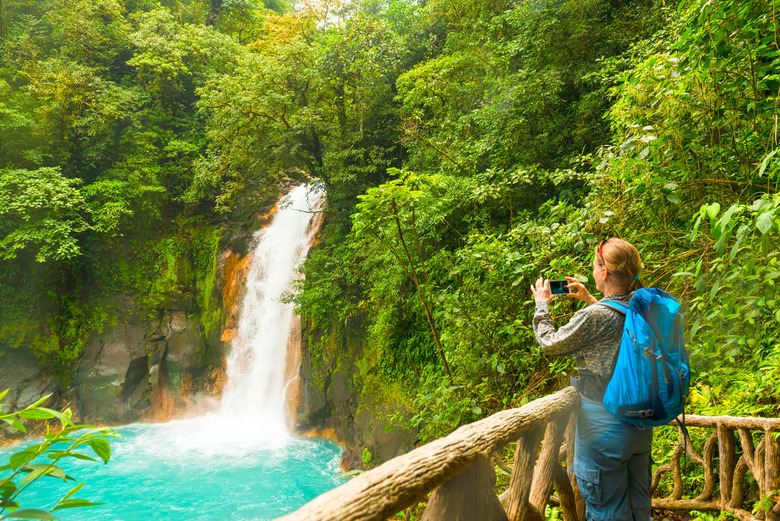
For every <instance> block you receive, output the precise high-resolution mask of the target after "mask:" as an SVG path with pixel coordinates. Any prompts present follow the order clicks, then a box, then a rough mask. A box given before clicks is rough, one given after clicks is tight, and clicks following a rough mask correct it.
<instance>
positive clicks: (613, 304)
mask: <svg viewBox="0 0 780 521" xmlns="http://www.w3.org/2000/svg"><path fill="white" fill-rule="evenodd" d="M594 306H604V307H607V308H610V309H614V310H615V311H617V312H618V313H622V314H623V315H625V314H626V312H627V311H628V306H626V305H625V304H622V303H620V302H617V301H614V300H608V301H606V302H601V301H599V302H596V303H595V304H594Z"/></svg>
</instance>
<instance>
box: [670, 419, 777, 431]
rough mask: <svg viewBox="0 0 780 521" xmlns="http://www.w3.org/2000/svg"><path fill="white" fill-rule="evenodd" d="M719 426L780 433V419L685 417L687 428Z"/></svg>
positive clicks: (712, 427) (674, 422) (675, 421)
mask: <svg viewBox="0 0 780 521" xmlns="http://www.w3.org/2000/svg"><path fill="white" fill-rule="evenodd" d="M677 420H680V421H682V420H683V417H682V416H679V417H678V418H677ZM677 420H674V421H673V422H672V423H670V425H672V424H676V423H677ZM718 425H722V426H723V427H727V428H729V429H731V430H737V429H749V430H754V431H765V430H769V431H772V432H780V419H777V418H754V417H750V416H746V417H744V418H741V417H739V416H694V415H685V426H686V427H708V428H710V429H714V428H716V427H717V426H718Z"/></svg>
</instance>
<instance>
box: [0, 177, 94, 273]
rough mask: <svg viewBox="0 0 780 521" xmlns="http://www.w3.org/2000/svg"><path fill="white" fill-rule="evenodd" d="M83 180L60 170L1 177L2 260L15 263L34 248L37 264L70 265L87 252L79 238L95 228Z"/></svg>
mask: <svg viewBox="0 0 780 521" xmlns="http://www.w3.org/2000/svg"><path fill="white" fill-rule="evenodd" d="M79 184H80V180H78V179H67V178H65V177H63V176H62V174H61V173H60V170H59V169H58V168H41V169H38V170H35V171H32V172H30V171H28V170H3V171H2V172H0V218H2V224H0V237H2V238H0V255H1V256H2V258H3V259H13V258H15V257H16V256H17V254H18V252H19V250H22V249H24V248H34V249H35V250H36V254H35V260H36V261H38V262H45V261H46V260H49V259H54V260H64V259H71V258H73V257H77V256H78V255H79V254H80V253H81V248H80V246H79V243H78V234H80V233H82V232H84V231H85V230H87V229H88V228H89V224H88V223H87V221H86V213H87V205H86V203H85V201H84V198H83V197H82V195H81V193H80V192H79V190H78V188H77V186H78V185H79Z"/></svg>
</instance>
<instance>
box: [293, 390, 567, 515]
mask: <svg viewBox="0 0 780 521" xmlns="http://www.w3.org/2000/svg"><path fill="white" fill-rule="evenodd" d="M578 405H579V394H578V393H577V391H576V389H574V388H573V387H567V388H566V389H563V390H561V391H559V392H557V393H555V394H553V395H550V396H545V397H544V398H540V399H538V400H534V401H533V402H531V403H529V404H528V405H525V406H523V407H521V408H519V409H510V410H506V411H501V412H498V413H496V414H494V415H492V416H490V417H488V418H485V419H484V420H480V421H478V422H475V423H471V424H469V425H464V426H463V427H461V428H459V429H458V430H456V431H455V432H453V433H452V434H450V435H449V436H447V437H445V438H440V439H438V440H436V441H433V442H431V443H429V444H427V445H423V446H422V447H419V448H417V449H415V450H413V451H411V452H409V453H408V454H405V455H403V456H399V457H397V458H394V459H392V460H390V461H388V462H386V463H384V464H382V465H380V466H379V467H376V468H375V469H372V470H370V471H368V472H365V473H363V474H361V475H359V476H357V477H355V478H353V479H352V480H350V481H348V482H347V483H345V484H344V485H342V486H340V487H338V488H336V489H334V490H331V491H330V492H327V493H325V494H322V495H321V496H319V497H317V498H315V499H314V500H312V501H310V502H309V503H307V504H306V505H304V506H303V507H302V508H301V509H299V510H297V511H296V512H293V513H292V514H289V515H287V516H284V517H282V518H279V520H278V521H304V520H305V521H314V520H316V521H383V520H385V519H387V518H389V517H390V516H392V515H394V514H396V513H397V512H400V511H402V510H404V509H405V508H407V507H409V506H411V505H412V504H414V503H415V502H417V501H419V500H421V499H422V498H424V497H425V496H426V494H428V493H429V492H431V491H432V490H433V489H435V488H436V487H438V486H440V485H443V484H444V483H446V482H447V481H449V480H450V479H451V478H453V477H454V476H456V475H457V474H459V473H460V472H462V471H463V470H465V469H466V467H467V466H468V465H469V464H470V463H471V462H472V461H473V460H474V458H476V457H477V456H478V455H487V454H490V453H491V452H493V451H495V450H498V449H500V448H502V447H504V446H505V445H506V444H507V443H509V442H511V441H515V440H518V439H519V438H520V437H521V436H523V435H524V434H526V433H528V432H530V431H532V430H534V429H535V428H537V427H540V426H542V427H543V426H545V425H546V424H547V423H548V422H549V421H550V420H551V419H552V418H559V417H560V415H561V414H564V413H571V411H573V410H574V409H575V408H576V407H577V406H578ZM559 446H560V441H559ZM556 449H557V447H556ZM555 455H556V456H557V453H556V454H555Z"/></svg>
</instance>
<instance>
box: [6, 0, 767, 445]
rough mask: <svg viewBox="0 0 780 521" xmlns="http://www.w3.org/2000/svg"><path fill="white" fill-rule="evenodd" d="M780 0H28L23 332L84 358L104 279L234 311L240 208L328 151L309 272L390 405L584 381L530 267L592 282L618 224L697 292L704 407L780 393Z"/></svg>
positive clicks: (18, 299)
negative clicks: (232, 280) (537, 327)
mask: <svg viewBox="0 0 780 521" xmlns="http://www.w3.org/2000/svg"><path fill="white" fill-rule="evenodd" d="M777 8H778V5H777V1H776V0H708V1H703V0H609V1H606V0H526V1H519V0H480V1H474V0H387V1H380V0H354V1H351V2H343V3H339V2H337V1H328V0H322V1H320V2H314V1H301V2H299V3H296V4H292V5H290V4H288V3H286V2H283V1H281V0H267V1H261V0H210V1H206V0H88V1H87V0H36V1H29V0H3V1H2V3H1V4H0V305H1V306H2V307H1V308H0V351H3V352H4V353H5V355H9V354H12V353H13V352H14V350H17V349H21V348H23V347H26V348H31V349H32V350H33V351H34V353H35V355H36V357H37V359H38V360H39V362H40V363H41V365H42V366H43V367H44V368H45V370H46V371H48V372H49V374H52V375H55V376H56V377H57V378H58V379H59V380H60V381H61V382H63V384H64V385H67V384H68V382H69V380H70V378H71V377H72V374H73V371H74V370H75V368H76V367H77V366H78V364H79V360H80V357H81V356H82V354H83V351H84V349H85V342H86V341H87V338H88V336H89V333H90V331H93V330H96V329H100V328H103V327H105V325H106V323H107V322H108V321H110V320H111V317H110V316H109V313H108V312H106V310H105V309H104V303H105V298H106V297H107V296H110V295H114V294H117V293H123V294H129V295H132V296H133V297H134V298H135V299H136V300H137V301H138V302H140V303H141V305H142V308H143V309H145V310H146V311H147V312H148V313H150V314H152V315H153V314H154V313H155V310H156V309H157V308H158V307H159V305H160V303H161V302H162V301H164V300H165V298H166V295H168V294H169V293H170V292H172V291H174V290H176V288H177V287H179V286H180V285H181V284H182V281H183V280H187V281H190V282H191V286H192V287H194V288H196V290H195V291H194V292H193V293H192V295H191V298H192V300H193V302H194V303H195V304H194V305H195V306H196V307H197V309H198V310H199V312H200V314H201V316H202V323H203V324H204V327H205V328H206V330H207V331H206V332H205V334H209V331H208V329H209V328H216V327H217V326H218V319H219V313H220V312H219V310H218V309H217V306H218V304H217V300H218V299H217V296H216V295H214V294H213V293H214V291H213V277H214V270H215V264H216V262H217V259H216V258H215V255H216V251H217V246H218V244H219V242H220V241H221V240H223V239H224V235H225V233H226V230H228V229H229V228H230V227H231V226H234V225H235V223H242V222H246V221H247V220H249V219H251V216H252V215H253V213H254V212H257V211H258V209H259V208H262V207H264V206H267V205H268V204H269V203H271V202H272V201H274V200H275V199H276V197H277V195H278V193H279V192H280V190H281V187H284V186H288V185H289V184H290V183H293V182H300V181H303V180H306V179H315V180H316V182H317V183H319V184H321V185H322V186H323V187H324V188H325V189H326V190H327V194H328V203H327V208H326V222H325V226H324V229H323V232H322V235H321V241H320V243H319V245H318V246H317V248H316V249H315V250H314V251H313V252H312V253H311V255H310V256H309V258H308V259H307V261H306V262H305V264H304V266H303V267H302V272H303V273H304V274H305V282H302V283H301V284H300V287H299V288H298V291H297V292H296V293H295V294H294V295H291V297H290V298H291V300H293V301H294V302H295V303H296V305H297V307H298V309H299V310H300V312H301V314H302V315H303V317H304V319H305V321H306V323H307V324H308V328H309V333H310V335H311V337H312V339H313V340H311V341H310V342H309V344H308V345H309V348H310V349H311V350H312V354H311V356H312V360H313V362H312V363H313V364H316V363H318V361H324V360H331V359H333V358H334V357H336V358H337V357H338V352H334V346H338V345H339V343H338V342H332V341H330V340H328V339H333V338H339V337H340V336H343V335H347V334H350V335H354V332H355V331H360V334H361V337H360V339H359V341H360V345H361V349H360V353H359V355H358V359H357V365H356V367H357V369H358V370H357V372H356V373H355V374H354V375H353V379H354V382H353V383H354V386H355V389H359V390H360V392H362V393H364V394H367V395H370V396H372V397H373V398H372V399H374V400H375V401H377V402H378V403H384V404H389V406H388V407H386V408H385V409H384V410H385V411H386V413H387V414H386V417H384V418H382V421H383V422H385V423H386V425H387V426H388V427H387V428H388V429H392V428H399V427H405V428H414V429H420V433H419V436H420V438H421V439H422V440H427V439H430V438H432V437H436V436H440V435H442V434H444V433H447V432H449V431H451V430H452V429H453V428H455V427H457V426H458V425H461V424H463V423H466V422H470V421H473V420H476V419H479V418H481V417H484V416H485V415H488V414H490V413H492V412H495V411H497V410H500V409H502V408H506V407H512V406H519V405H521V404H524V403H526V402H527V401H528V400H531V399H533V398H535V397H538V396H540V395H544V394H547V393H549V392H551V391H552V390H553V389H556V388H557V387H559V386H560V385H562V384H563V383H565V381H566V375H567V374H568V373H570V372H571V371H572V369H573V366H572V364H571V362H567V361H565V360H564V361H562V360H551V359H547V358H546V357H545V356H544V355H543V354H542V353H541V352H540V349H539V347H538V346H537V344H536V342H535V340H534V336H533V332H532V329H531V316H532V313H533V299H532V297H531V294H530V291H529V290H528V288H529V286H530V284H531V282H532V281H533V280H535V278H536V277H537V276H538V275H540V274H542V275H545V276H547V277H549V278H563V276H574V277H577V278H578V279H580V280H582V281H583V282H587V281H588V278H589V276H590V269H589V266H590V263H591V262H592V258H593V252H594V248H595V247H596V245H597V244H598V243H599V242H600V241H601V240H603V239H605V238H608V237H612V236H618V237H622V238H624V239H626V240H629V241H631V242H633V243H634V244H635V245H636V246H637V247H638V249H639V251H640V252H641V254H642V256H643V259H644V266H645V269H644V271H643V273H642V281H643V282H644V284H645V285H647V286H657V287H661V288H663V289H666V290H668V291H670V292H671V293H673V294H674V295H676V296H677V297H678V298H679V299H680V300H681V301H682V302H683V303H684V304H685V306H686V308H687V345H688V349H689V352H690V356H691V360H692V367H693V385H692V392H691V395H690V401H689V412H692V413H693V412H695V413H701V414H730V415H756V416H777V415H778V414H780V405H779V404H780V333H778V330H779V329H780V328H779V327H778V326H780V303H779V301H778V298H779V297H780V295H779V294H778V293H779V291H778V286H777V284H778V282H780V209H779V207H780V195H778V185H780V159H778V146H779V145H778V115H779V113H780V112H779V111H780V106H779V105H780V30H779V28H778V24H777V15H778V13H777ZM591 283H592V281H591ZM591 287H592V286H591ZM575 310H576V305H575V304H574V303H573V302H572V301H570V300H567V299H563V298H559V299H556V301H555V303H554V304H553V315H554V317H555V318H556V320H557V321H565V320H566V319H567V317H568V316H570V315H571V314H572V313H573V312H574V311H575ZM355 323H359V324H360V327H355V326H354V325H355Z"/></svg>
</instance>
